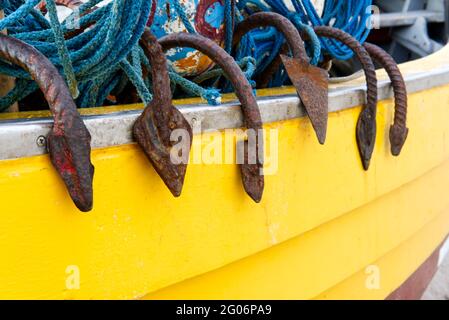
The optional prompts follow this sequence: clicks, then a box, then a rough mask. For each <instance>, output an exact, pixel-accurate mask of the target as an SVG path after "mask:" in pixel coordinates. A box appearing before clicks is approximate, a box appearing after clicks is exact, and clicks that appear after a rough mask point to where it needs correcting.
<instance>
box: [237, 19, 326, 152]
mask: <svg viewBox="0 0 449 320" xmlns="http://www.w3.org/2000/svg"><path fill="white" fill-rule="evenodd" d="M268 26H270V27H275V28H276V29H277V30H279V31H280V32H282V33H283V34H284V36H285V39H286V40H287V43H288V45H289V47H290V50H291V52H292V55H293V58H290V57H289V56H287V55H284V54H281V59H282V63H283V64H284V67H285V69H286V70H287V73H288V75H289V78H290V80H291V81H292V83H293V85H294V86H295V88H296V90H297V92H298V95H299V97H300V98H301V101H302V103H303V104H304V107H305V109H306V111H307V114H308V116H309V118H310V121H311V122H312V125H313V128H314V130H315V132H316V135H317V137H318V140H319V142H320V143H321V144H324V142H325V141H326V133H327V121H328V73H327V71H325V70H323V69H321V68H318V67H315V66H312V65H310V64H309V58H308V56H307V53H306V50H305V48H304V42H303V40H302V38H301V36H300V34H299V32H298V30H297V29H296V27H295V25H294V24H293V23H291V21H290V20H289V19H287V18H285V17H284V16H282V15H280V14H277V13H274V12H258V13H254V14H252V15H250V16H249V17H248V18H246V19H245V20H243V21H242V22H240V23H239V24H238V25H237V26H236V29H235V32H234V40H233V44H234V45H237V44H238V43H239V42H240V40H241V39H242V37H243V36H244V35H245V34H246V33H248V32H249V31H251V30H253V29H255V28H260V27H268Z"/></svg>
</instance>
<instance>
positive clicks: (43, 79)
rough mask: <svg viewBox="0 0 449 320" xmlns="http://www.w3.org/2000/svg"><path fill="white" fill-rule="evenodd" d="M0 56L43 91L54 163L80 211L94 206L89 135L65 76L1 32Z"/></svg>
mask: <svg viewBox="0 0 449 320" xmlns="http://www.w3.org/2000/svg"><path fill="white" fill-rule="evenodd" d="M0 58H2V59H4V60H6V61H8V62H10V63H13V64H15V65H18V66H20V67H21V68H23V69H25V70H26V71H28V72H29V73H30V75H31V77H32V78H33V79H34V81H36V83H37V84H38V86H39V88H40V89H41V90H42V92H43V93H44V96H45V99H46V100H47V102H48V104H49V107H50V110H51V112H52V114H53V118H54V124H53V128H52V131H51V132H50V134H49V135H48V137H47V141H48V151H49V153H50V159H51V162H52V163H53V166H54V167H55V168H56V170H57V171H58V172H59V174H60V176H61V178H62V179H63V181H64V183H65V185H66V186H67V189H68V191H69V193H70V196H71V197H72V199H73V202H74V203H75V205H76V206H77V207H78V208H79V209H80V210H81V211H83V212H87V211H90V210H91V209H92V205H93V190H92V181H93V175H94V167H93V165H92V163H91V161H90V152H91V146H90V140H91V137H90V134H89V131H88V130H87V128H86V126H85V125H84V123H83V121H82V119H81V116H80V115H79V113H78V110H77V108H76V105H75V103H74V101H73V99H72V96H71V95H70V92H69V89H68V88H67V85H66V84H65V82H64V79H63V78H62V76H61V75H60V74H59V72H58V70H57V69H56V67H55V66H54V65H53V64H52V63H51V62H50V61H49V60H48V59H47V58H46V57H45V56H44V55H42V54H41V53H40V52H39V51H37V50H36V49H34V48H33V47H31V46H30V45H28V44H26V43H23V42H22V41H20V40H17V39H14V38H12V37H8V36H5V35H2V34H0Z"/></svg>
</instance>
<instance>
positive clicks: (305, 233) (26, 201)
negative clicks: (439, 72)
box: [0, 85, 449, 299]
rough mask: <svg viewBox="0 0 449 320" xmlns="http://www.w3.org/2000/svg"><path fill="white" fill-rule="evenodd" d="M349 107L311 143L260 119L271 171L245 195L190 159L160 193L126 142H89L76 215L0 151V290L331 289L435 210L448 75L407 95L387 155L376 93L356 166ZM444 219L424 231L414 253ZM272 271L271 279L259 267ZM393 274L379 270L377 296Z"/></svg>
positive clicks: (448, 107)
mask: <svg viewBox="0 0 449 320" xmlns="http://www.w3.org/2000/svg"><path fill="white" fill-rule="evenodd" d="M359 112H360V109H359V108H353V109H349V110H345V111H341V112H337V113H332V114H330V121H329V134H328V141H327V143H326V145H325V146H321V145H319V144H318V143H317V141H316V138H315V135H314V132H313V129H312V127H311V125H310V123H309V121H308V120H307V119H296V120H291V121H285V122H279V123H274V124H270V125H267V126H266V128H267V129H277V130H278V132H279V170H278V172H277V173H276V174H275V175H272V176H267V177H266V188H265V195H264V199H263V201H262V203H261V204H259V205H257V204H254V203H252V202H251V200H250V199H249V198H248V197H247V196H246V194H245V193H244V191H243V188H242V186H241V181H240V176H239V171H238V168H237V167H236V166H235V165H205V164H192V165H190V166H189V169H188V173H187V178H186V183H185V188H184V192H183V195H182V197H181V198H179V199H174V198H173V197H172V196H171V194H170V193H169V192H168V190H167V189H166V187H165V186H164V185H163V183H162V182H161V181H160V179H159V177H158V176H157V174H156V173H155V172H154V170H153V169H152V167H151V166H150V165H149V163H148V162H147V160H146V159H145V157H144V156H143V155H142V153H141V151H140V150H139V149H138V148H137V147H136V146H135V145H127V146H122V147H115V148H108V149H102V150H95V151H94V152H93V162H94V165H95V167H96V172H95V181H94V190H95V195H94V197H95V204H94V210H93V211H92V212H91V213H90V214H81V213H79V212H78V211H77V210H76V209H75V208H74V207H73V204H72V203H71V200H70V198H69V197H68V195H67V194H66V191H65V188H64V187H63V185H62V183H61V181H60V179H59V178H58V176H57V175H56V173H55V171H54V169H53V168H52V166H51V164H50V161H49V159H48V157H47V156H38V157H32V158H28V159H20V160H12V161H2V162H0V194H1V195H2V201H1V202H0V213H1V219H2V223H1V224H0V247H1V248H2V251H1V252H2V255H1V258H0V259H1V260H0V279H1V281H0V298H18V299H19V298H57V299H79V298H83V299H91V298H113V299H119V298H126V299H134V298H140V297H144V296H147V297H149V298H153V297H155V298H156V297H165V296H170V297H177V298H184V297H185V298H189V297H195V296H197V295H199V293H198V291H191V290H189V288H192V286H191V284H189V283H191V282H190V281H187V282H183V281H185V280H187V279H192V278H195V277H197V278H195V279H194V280H192V281H195V283H196V284H197V285H198V288H202V293H201V297H204V298H212V297H221V296H223V297H224V296H226V297H234V298H256V297H261V296H262V295H267V296H265V297H269V298H284V297H288V298H314V297H317V296H319V295H320V294H322V293H325V292H326V291H327V290H331V288H335V286H337V285H338V284H339V283H341V282H342V281H344V280H345V279H350V278H351V277H352V276H353V275H354V274H357V272H360V270H363V268H364V267H365V266H366V265H368V264H371V263H373V262H375V261H379V259H382V257H384V256H387V255H388V253H389V252H391V251H392V250H394V249H395V248H398V246H400V245H401V244H403V243H406V242H407V241H408V239H411V238H412V237H413V236H414V234H415V233H418V232H419V231H420V230H422V228H425V227H426V226H428V225H429V224H430V223H431V222H432V221H433V220H434V219H438V217H439V216H441V217H442V218H441V219H442V220H444V222H445V223H446V221H447V218H446V216H443V214H444V210H445V208H447V207H448V206H449V203H446V202H447V201H448V198H447V190H448V184H449V177H448V172H449V168H448V164H447V162H448V158H449V141H448V139H447V138H446V137H447V135H448V134H449V126H448V125H447V118H448V112H449V85H446V86H442V87H438V88H435V89H432V90H428V91H426V92H421V93H416V94H412V95H411V96H410V110H409V113H410V114H409V127H410V137H409V140H408V141H407V144H406V146H405V148H404V150H403V154H402V155H401V157H399V158H394V157H392V156H391V155H390V154H389V148H390V146H389V143H388V128H389V126H390V124H391V121H392V101H390V100H389V101H384V102H381V103H380V105H379V115H378V137H377V144H376V149H375V154H374V158H373V161H372V166H371V169H370V171H369V172H365V171H363V170H362V166H361V164H360V160H359V155H358V152H357V146H356V141H355V134H354V132H355V125H356V120H357V116H358V114H359ZM220 134H222V133H211V134H208V135H207V137H214V136H218V135H220ZM204 137H206V135H205V136H204ZM195 142H196V143H202V144H203V146H204V145H205V143H206V142H207V139H205V141H202V142H200V136H196V137H195ZM268 142H270V141H268ZM442 225H443V226H445V224H442ZM448 229H449V228H446V227H444V228H443V227H442V229H441V230H439V231H438V230H437V231H435V232H434V233H432V232H429V234H432V236H429V237H425V238H424V240H423V241H427V243H426V245H428V246H426V247H425V246H421V247H420V248H417V249H416V250H414V251H413V252H412V253H413V254H414V255H415V256H416V257H418V258H416V259H417V260H416V261H418V260H423V258H422V257H423V256H425V255H426V254H427V253H430V252H431V249H430V248H431V247H432V248H433V247H434V245H435V243H436V242H438V241H437V240H439V239H440V238H442V234H443V233H445V232H447V231H448ZM284 246H285V247H286V248H287V249H289V250H281V249H280V248H283V247H284ZM242 259H243V260H242ZM239 260H242V262H241V263H242V264H240V263H239V262H237V261H239ZM416 261H415V265H416ZM252 262H257V263H256V264H253V263H252ZM276 263H279V264H276ZM290 263H291V264H292V265H294V266H297V268H293V269H291V268H290V269H289V268H287V267H286V266H288V265H289V264H290ZM265 264H266V265H265ZM239 266H241V268H240V267H239ZM392 266H393V267H394V264H393V265H392ZM398 266H399V264H398ZM400 266H401V267H402V265H400ZM214 270H218V271H215V272H214ZM410 271H411V270H406V271H404V273H410ZM216 272H218V274H221V272H223V273H227V272H229V273H227V276H226V279H227V282H229V283H230V284H228V285H227V286H225V287H223V289H221V288H220V287H217V284H221V285H225V283H224V281H221V280H217V277H216V276H214V274H216ZM253 272H254V273H253ZM78 273H79V274H78ZM209 274H210V276H209ZM251 274H254V275H251ZM273 274H276V276H279V277H282V279H281V280H282V281H284V282H282V283H284V284H285V285H284V286H283V289H282V290H280V289H279V288H276V287H275V286H274V285H270V284H273V283H274V280H275V279H276V278H275V277H274V276H273V278H264V277H263V276H266V277H271V276H270V275H273ZM78 275H79V277H78ZM201 275H203V276H202V277H204V278H202V277H200V276H201ZM255 275H259V276H261V278H258V281H255ZM198 277H199V278H198ZM393 278H394V279H393ZM404 278H405V274H399V275H398V276H395V277H392V278H391V279H390V278H387V280H386V283H385V284H384V285H385V288H386V289H385V291H383V293H382V294H380V295H379V297H382V296H384V293H386V292H388V291H391V290H392V289H394V288H395V287H396V286H397V285H398V284H399V283H400V281H403V280H404ZM198 279H199V280H198ZM201 279H206V281H201ZM209 279H215V280H214V281H212V280H209ZM78 280H79V281H78ZM77 283H79V288H78V286H77ZM231 283H232V284H231ZM245 283H251V284H252V286H251V288H247V289H244V287H248V286H245ZM176 284H177V285H176ZM293 285H294V286H293ZM195 287H196V285H195ZM164 288H165V290H164ZM268 288H270V290H271V291H270V292H268V291H265V289H268ZM335 292H337V293H338V292H340V291H335ZM153 293H154V294H153ZM208 293H210V294H208ZM231 293H232V295H231ZM234 293H235V296H234ZM343 293H345V294H343ZM268 294H269V296H268ZM336 295H337V296H338V294H336ZM341 296H342V297H346V296H347V291H345V292H342V293H341Z"/></svg>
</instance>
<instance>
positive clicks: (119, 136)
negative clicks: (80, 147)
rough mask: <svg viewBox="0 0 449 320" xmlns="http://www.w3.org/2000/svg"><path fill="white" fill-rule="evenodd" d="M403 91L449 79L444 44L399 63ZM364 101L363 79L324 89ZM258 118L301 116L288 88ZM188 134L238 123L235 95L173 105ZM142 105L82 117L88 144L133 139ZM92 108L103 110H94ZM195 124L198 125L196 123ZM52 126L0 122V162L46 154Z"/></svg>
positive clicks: (39, 121)
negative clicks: (228, 98) (218, 100)
mask: <svg viewBox="0 0 449 320" xmlns="http://www.w3.org/2000/svg"><path fill="white" fill-rule="evenodd" d="M401 70H402V72H403V73H404V80H405V82H406V85H407V91H408V93H409V94H411V93H415V92H419V91H423V90H428V89H431V88H434V87H438V86H441V85H444V84H448V83H449V45H448V46H446V47H445V48H443V49H442V50H440V51H439V52H437V53H435V54H433V55H430V56H428V57H426V58H423V59H420V60H416V61H412V62H409V63H406V64H403V65H401ZM378 76H379V83H378V91H379V101H381V100H386V99H390V98H392V97H393V91H392V89H391V82H390V81H389V80H388V77H386V76H385V75H384V74H383V71H378ZM365 101H366V84H365V82H364V79H363V78H361V79H355V80H352V81H349V82H346V83H338V84H332V85H331V86H330V88H329V112H337V111H341V110H345V109H349V108H353V107H357V106H360V105H362V104H364V103H365ZM257 102H258V105H259V108H260V112H261V115H262V120H263V122H264V123H272V122H278V121H284V120H290V119H295V118H300V117H304V116H306V113H305V109H304V108H303V107H301V108H298V105H301V101H300V99H299V98H298V96H297V94H296V92H295V90H294V89H293V88H284V89H275V90H268V91H265V92H264V91H262V92H261V94H260V96H259V97H258V99H257ZM177 107H178V108H179V110H180V111H181V112H182V113H183V114H184V116H185V117H186V119H187V120H188V121H189V123H190V124H191V126H192V127H193V130H194V133H195V134H199V133H201V132H211V131H217V130H224V129H234V128H241V127H243V117H242V112H241V108H240V104H239V103H238V101H236V99H231V101H229V102H226V103H223V104H221V105H220V106H209V105H207V104H205V103H196V104H184V103H182V102H181V104H178V105H177ZM142 108H143V106H142V105H140V106H137V107H136V108H135V109H134V110H124V111H118V112H113V113H106V114H93V115H92V114H85V115H83V120H84V122H85V124H86V126H87V128H88V130H89V131H90V133H91V135H92V148H106V147H113V146H120V145H125V144H130V143H134V140H133V137H132V126H133V124H134V122H135V121H136V119H137V117H138V116H139V115H140V114H141V113H142ZM98 110H105V109H104V108H99V109H98ZM198 123H201V126H199V125H197V124H198ZM51 127H52V119H51V118H50V117H44V118H35V117H26V118H18V119H4V120H0V160H9V159H17V158H23V157H31V156H37V155H42V154H46V153H47V149H46V147H45V137H46V136H47V135H48V133H49V132H50V130H51Z"/></svg>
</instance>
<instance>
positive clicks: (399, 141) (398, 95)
mask: <svg viewBox="0 0 449 320" xmlns="http://www.w3.org/2000/svg"><path fill="white" fill-rule="evenodd" d="M364 47H365V49H366V50H367V51H368V53H369V54H370V56H371V58H373V59H374V60H375V61H376V62H377V63H378V64H379V65H381V66H382V67H383V68H384V69H385V71H386V72H387V74H388V77H389V78H390V80H391V85H392V86H393V92H394V100H395V114H394V123H393V125H392V126H391V128H390V144H391V153H392V155H394V156H399V154H400V153H401V150H402V147H403V146H404V144H405V141H406V140H407V136H408V131H409V130H408V128H407V104H408V102H407V87H406V85H405V81H404V78H403V77H402V73H401V71H400V70H399V67H398V65H397V64H396V61H394V59H393V58H392V57H391V56H390V55H389V54H388V53H387V52H385V50H383V49H382V48H380V47H378V46H376V45H374V44H371V43H365V44H364Z"/></svg>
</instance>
